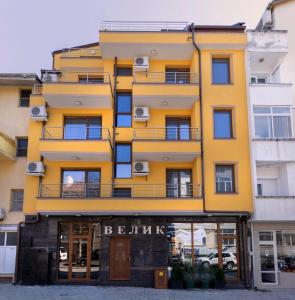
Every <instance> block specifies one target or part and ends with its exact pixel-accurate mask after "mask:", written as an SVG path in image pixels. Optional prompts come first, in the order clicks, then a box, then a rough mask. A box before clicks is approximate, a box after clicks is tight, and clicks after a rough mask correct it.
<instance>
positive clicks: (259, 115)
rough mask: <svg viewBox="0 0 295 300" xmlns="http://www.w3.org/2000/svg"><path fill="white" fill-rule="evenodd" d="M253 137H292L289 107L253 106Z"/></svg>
mask: <svg viewBox="0 0 295 300" xmlns="http://www.w3.org/2000/svg"><path fill="white" fill-rule="evenodd" d="M253 112H254V123H255V137H256V138H262V139H271V138H290V137H292V126H291V109H290V107H288V106H254V108H253Z"/></svg>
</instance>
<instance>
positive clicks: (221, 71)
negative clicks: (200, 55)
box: [212, 57, 230, 84]
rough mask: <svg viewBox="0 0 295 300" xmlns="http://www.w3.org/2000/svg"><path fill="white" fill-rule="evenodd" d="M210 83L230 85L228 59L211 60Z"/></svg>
mask: <svg viewBox="0 0 295 300" xmlns="http://www.w3.org/2000/svg"><path fill="white" fill-rule="evenodd" d="M212 83H213V84H229V83H230V59H229V58H214V57H213V58H212Z"/></svg>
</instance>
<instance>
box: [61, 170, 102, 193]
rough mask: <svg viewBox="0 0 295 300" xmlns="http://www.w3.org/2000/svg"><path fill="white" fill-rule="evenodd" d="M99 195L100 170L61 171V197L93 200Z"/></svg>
mask: <svg viewBox="0 0 295 300" xmlns="http://www.w3.org/2000/svg"><path fill="white" fill-rule="evenodd" d="M99 195H100V170H63V172H62V197H64V198H66V197H69V198H79V197H82V198H94V197H99Z"/></svg>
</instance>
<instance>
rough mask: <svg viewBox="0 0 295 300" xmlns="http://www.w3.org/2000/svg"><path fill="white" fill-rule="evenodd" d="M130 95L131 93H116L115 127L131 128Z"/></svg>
mask: <svg viewBox="0 0 295 300" xmlns="http://www.w3.org/2000/svg"><path fill="white" fill-rule="evenodd" d="M131 98H132V95H131V93H117V97H116V126H117V127H131V126H132V100H131Z"/></svg>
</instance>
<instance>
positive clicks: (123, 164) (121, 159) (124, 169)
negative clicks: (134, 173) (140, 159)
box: [115, 144, 132, 178]
mask: <svg viewBox="0 0 295 300" xmlns="http://www.w3.org/2000/svg"><path fill="white" fill-rule="evenodd" d="M131 165H132V163H131V145H130V144H117V145H116V161H115V174H116V178H131Z"/></svg>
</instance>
